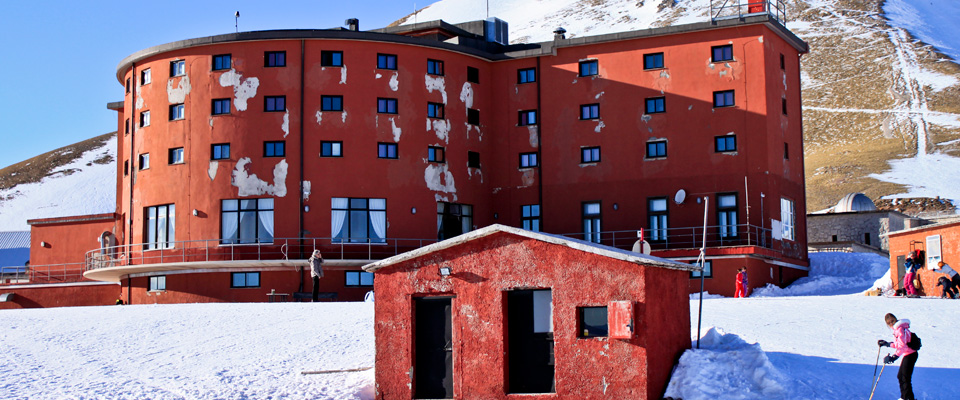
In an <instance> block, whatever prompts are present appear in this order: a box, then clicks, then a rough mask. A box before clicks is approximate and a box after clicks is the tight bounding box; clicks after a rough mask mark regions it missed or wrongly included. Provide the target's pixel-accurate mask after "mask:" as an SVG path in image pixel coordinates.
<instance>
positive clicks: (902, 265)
mask: <svg viewBox="0 0 960 400" xmlns="http://www.w3.org/2000/svg"><path fill="white" fill-rule="evenodd" d="M906 263H907V256H897V281H896V282H894V285H893V288H894V290H896V289H902V288H903V284H902V283H903V276H904V275H906V274H907V267H906Z"/></svg>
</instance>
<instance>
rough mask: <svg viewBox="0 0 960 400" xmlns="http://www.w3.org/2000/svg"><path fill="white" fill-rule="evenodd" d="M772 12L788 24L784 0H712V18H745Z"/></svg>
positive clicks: (713, 19) (777, 18)
mask: <svg viewBox="0 0 960 400" xmlns="http://www.w3.org/2000/svg"><path fill="white" fill-rule="evenodd" d="M758 14H770V15H772V16H773V18H775V19H776V20H777V21H778V22H780V24H783V25H786V23H787V13H786V4H784V2H783V0H711V1H710V20H711V21H717V20H721V19H731V18H743V17H745V16H749V15H758Z"/></svg>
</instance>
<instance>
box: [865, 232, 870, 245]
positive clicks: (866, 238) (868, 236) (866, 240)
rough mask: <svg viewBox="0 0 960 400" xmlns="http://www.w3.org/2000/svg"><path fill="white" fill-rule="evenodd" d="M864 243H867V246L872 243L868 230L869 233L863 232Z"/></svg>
mask: <svg viewBox="0 0 960 400" xmlns="http://www.w3.org/2000/svg"><path fill="white" fill-rule="evenodd" d="M863 244H865V245H867V246H869V245H870V232H867V233H864V234H863Z"/></svg>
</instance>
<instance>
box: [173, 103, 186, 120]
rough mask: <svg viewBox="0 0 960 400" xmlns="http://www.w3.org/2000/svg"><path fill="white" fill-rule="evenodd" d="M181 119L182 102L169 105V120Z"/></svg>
mask: <svg viewBox="0 0 960 400" xmlns="http://www.w3.org/2000/svg"><path fill="white" fill-rule="evenodd" d="M181 119H183V104H171V105H170V120H171V121H177V120H181Z"/></svg>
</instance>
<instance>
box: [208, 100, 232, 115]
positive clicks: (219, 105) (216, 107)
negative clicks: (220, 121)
mask: <svg viewBox="0 0 960 400" xmlns="http://www.w3.org/2000/svg"><path fill="white" fill-rule="evenodd" d="M210 112H211V113H212V114H213V115H224V114H230V99H213V104H212V105H211V110H210Z"/></svg>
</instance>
